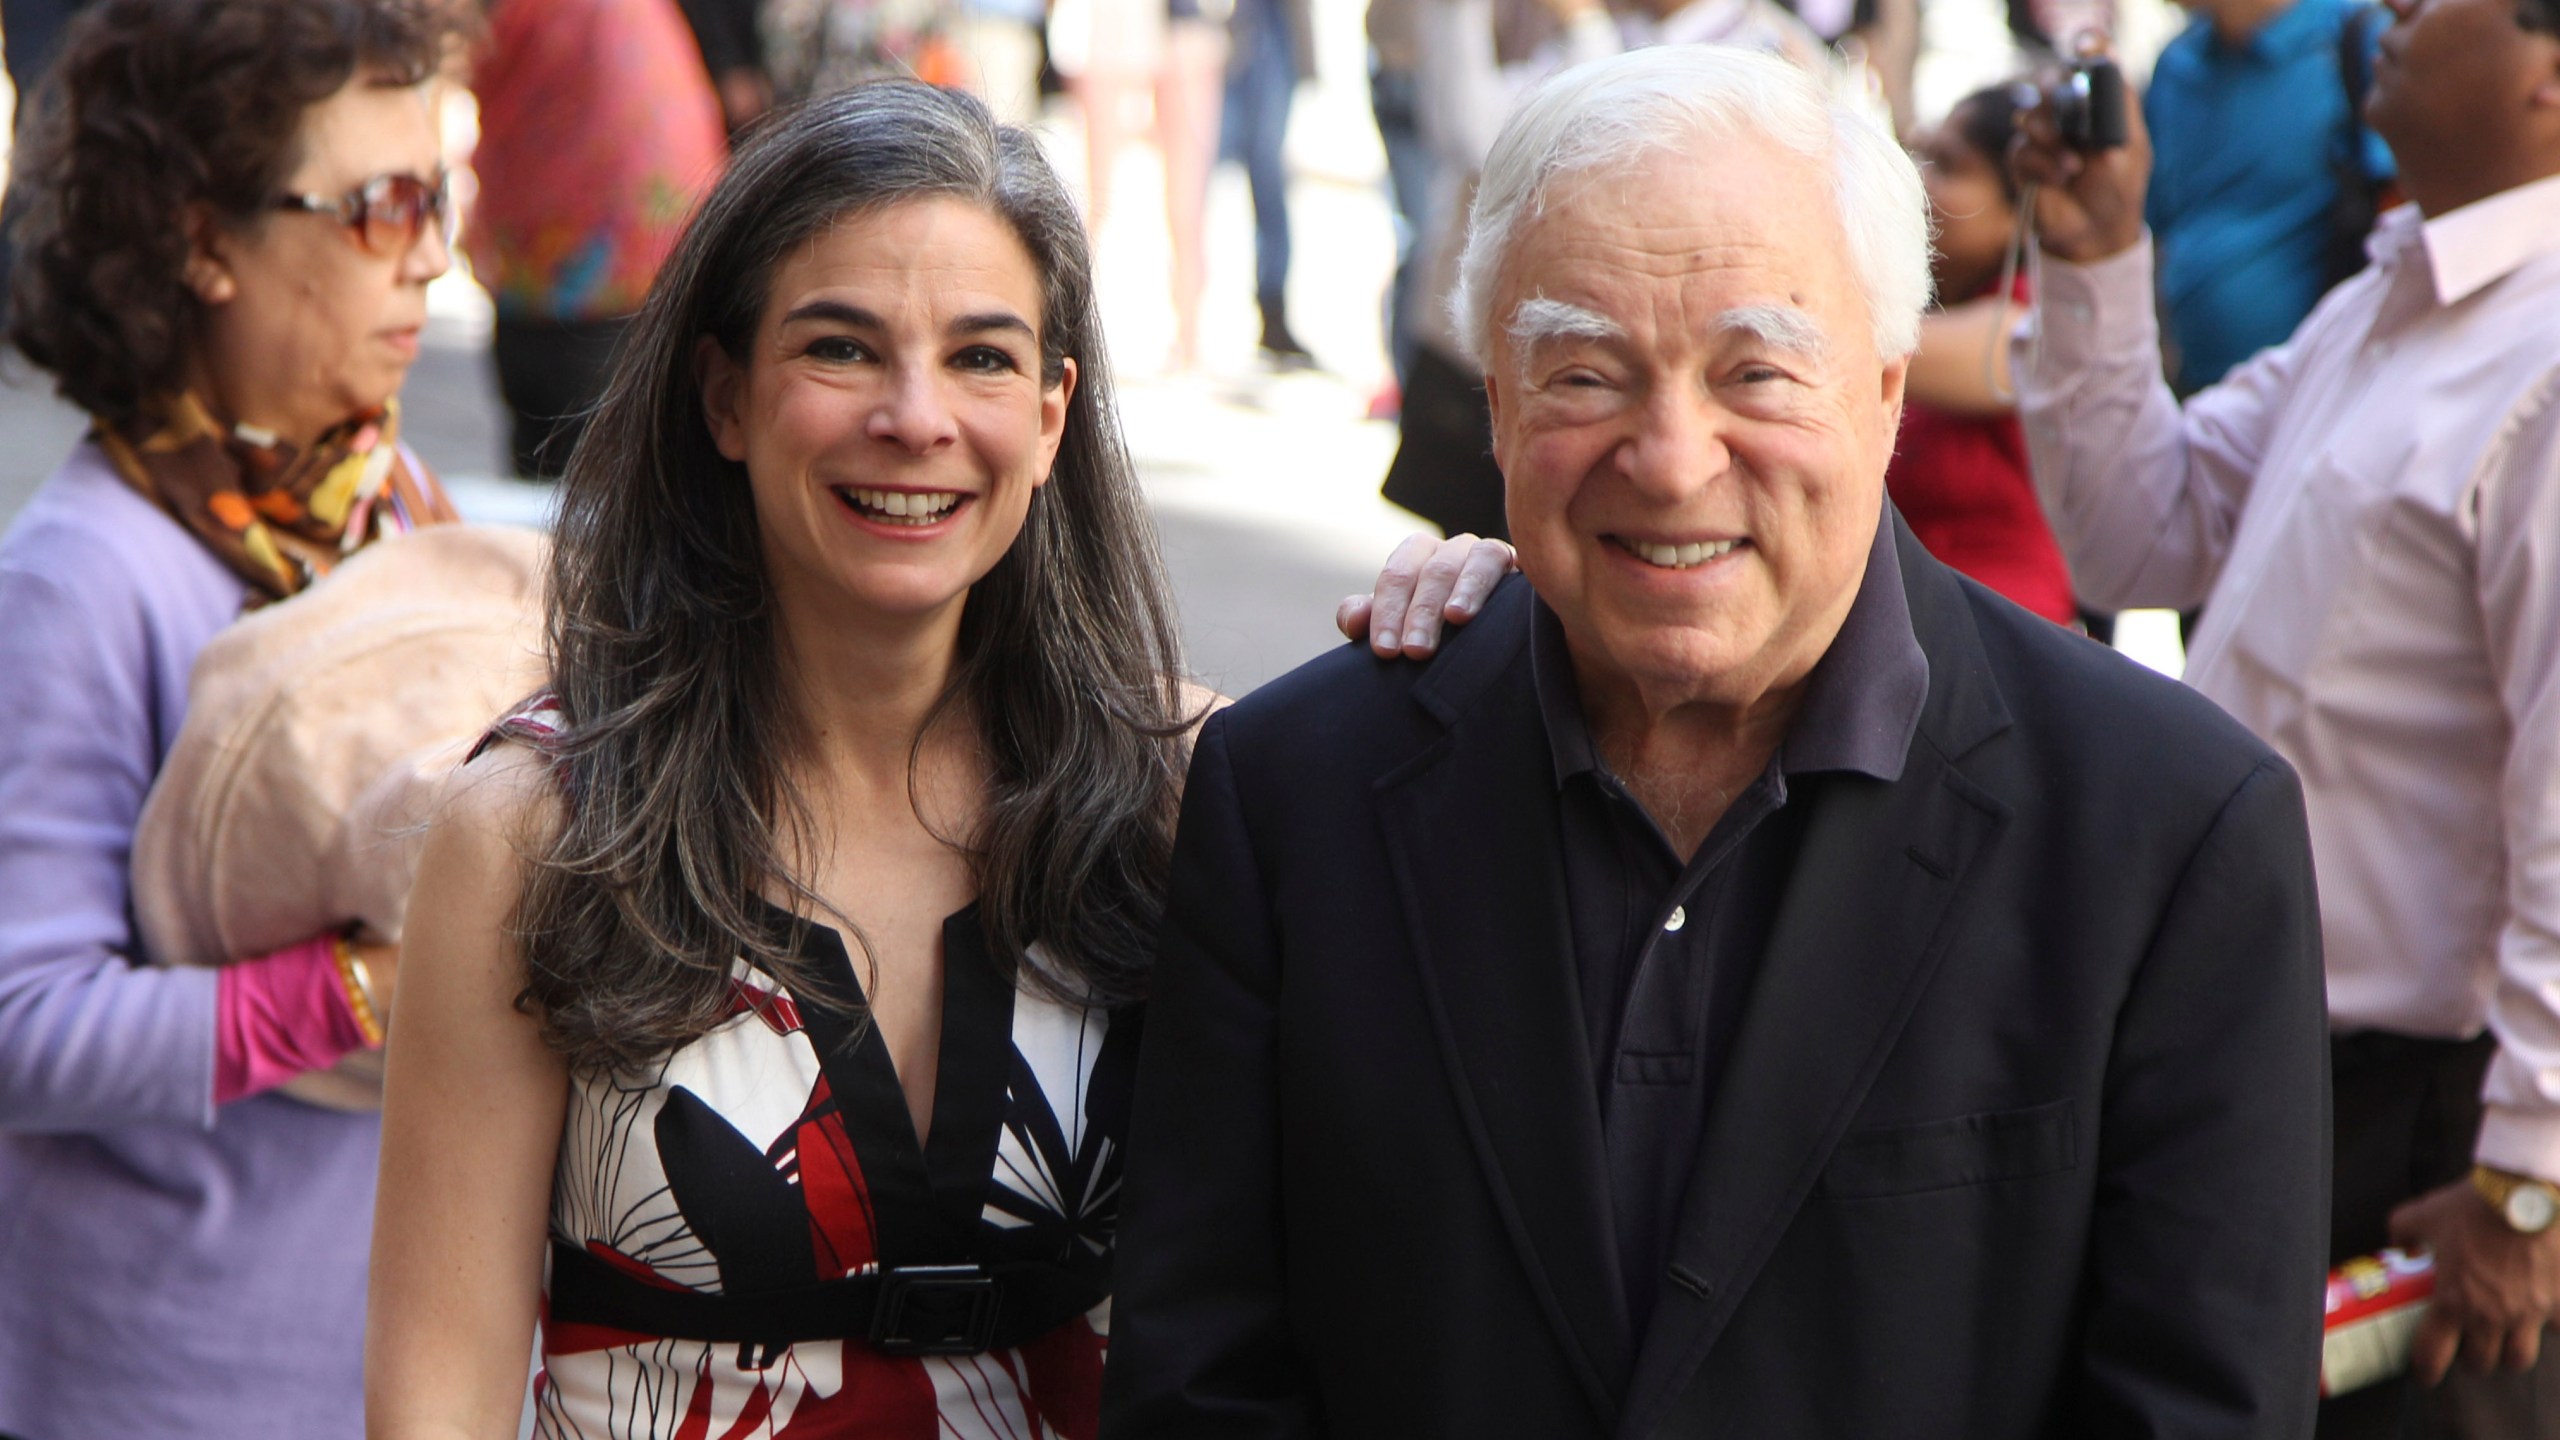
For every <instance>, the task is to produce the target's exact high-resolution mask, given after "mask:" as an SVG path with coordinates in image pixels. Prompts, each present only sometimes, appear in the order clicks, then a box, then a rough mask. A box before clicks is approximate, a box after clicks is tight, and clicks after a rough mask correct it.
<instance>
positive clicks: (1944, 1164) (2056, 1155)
mask: <svg viewBox="0 0 2560 1440" xmlns="http://www.w3.org/2000/svg"><path fill="white" fill-rule="evenodd" d="M2079 1158H2080V1143H2079V1133H2078V1129H2077V1127H2076V1126H2075V1125H2074V1123H2073V1116H2072V1106H2071V1102H2070V1101H2068V1100H2056V1101H2053V1102H2052V1103H2050V1104H2046V1105H2037V1106H2034V1107H2031V1108H2029V1109H2025V1110H1994V1111H1989V1112H1986V1113H1984V1114H1980V1115H1959V1116H1957V1117H1955V1118H1954V1119H1952V1120H1928V1121H1923V1122H1921V1123H1920V1124H1917V1125H1892V1126H1884V1127H1879V1128H1877V1129H1873V1130H1852V1131H1850V1132H1849V1133H1848V1134H1847V1135H1844V1136H1842V1137H1841V1139H1840V1144H1839V1147H1838V1148H1837V1149H1835V1150H1833V1151H1832V1152H1831V1163H1830V1164H1829V1165H1827V1166H1825V1167H1824V1168H1823V1171H1822V1180H1821V1183H1820V1185H1819V1186H1818V1187H1817V1189H1818V1191H1819V1193H1821V1194H1823V1195H1827V1196H1830V1197H1832V1198H1834V1199H1842V1200H1858V1199H1873V1198H1877V1197H1880V1196H1886V1195H1918V1194H1922V1193H1925V1192H1927V1191H1931V1190H1952V1189H1955V1188H1957V1187H1959V1186H1966V1185H1988V1184H1990V1183H1992V1182H1993V1181H1997V1180H2019V1179H2024V1178H2026V1177H2027V1176H2030V1175H2046V1174H2051V1173H2052V1172H2054V1171H2056V1170H2068V1169H2070V1168H2071V1167H2072V1166H2073V1165H2075V1164H2077V1163H2078V1162H2079Z"/></svg>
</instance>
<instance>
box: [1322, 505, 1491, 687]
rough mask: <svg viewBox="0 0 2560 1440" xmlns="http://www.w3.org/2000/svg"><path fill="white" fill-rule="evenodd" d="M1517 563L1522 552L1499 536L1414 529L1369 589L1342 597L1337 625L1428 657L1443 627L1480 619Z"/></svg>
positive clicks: (1410, 655)
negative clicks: (1443, 534)
mask: <svg viewBox="0 0 2560 1440" xmlns="http://www.w3.org/2000/svg"><path fill="white" fill-rule="evenodd" d="M1519 564H1520V562H1519V557H1518V555H1517V553H1516V552H1514V551H1513V550H1512V548H1511V547H1510V546H1509V545H1506V544H1504V543H1503V542H1501V541H1499V540H1481V539H1478V538H1477V537H1475V536H1473V535H1452V536H1450V537H1449V538H1448V539H1446V540H1442V539H1439V538H1437V537H1434V536H1432V535H1428V534H1424V533H1422V532H1420V531H1416V532H1415V533H1413V534H1411V535H1408V536H1406V537H1405V539H1404V543H1403V544H1401V545H1398V546H1397V547H1396V548H1395V553H1393V554H1391V555H1389V556H1388V557H1387V563H1386V566H1385V567H1384V568H1383V569H1381V570H1379V571H1378V583H1377V584H1376V585H1374V586H1372V587H1371V588H1370V591H1369V593H1368V594H1366V595H1353V596H1349V597H1347V598H1346V599H1344V600H1343V602H1342V604H1341V605H1340V607H1338V608H1337V609H1335V611H1334V612H1333V623H1334V624H1335V625H1336V626H1337V627H1339V628H1340V629H1341V631H1342V633H1343V635H1344V636H1345V637H1346V638H1349V639H1352V640H1358V639H1362V638H1364V637H1365V638H1366V639H1367V640H1368V642H1369V648H1370V649H1371V650H1374V651H1376V652H1377V653H1378V654H1379V655H1380V656H1381V657H1383V658H1385V659H1389V660H1392V659H1395V658H1396V657H1398V656H1403V657H1404V658H1406V659H1408V660H1422V659H1427V658H1429V656H1430V655H1431V654H1432V652H1434V651H1436V650H1438V649H1439V648H1440V635H1441V631H1442V630H1443V628H1444V627H1446V626H1449V625H1464V624H1465V623H1467V622H1468V621H1469V620H1472V619H1474V618H1475V616H1476V611H1477V610H1479V609H1480V608H1482V607H1483V605H1484V602H1485V597H1487V596H1489V595H1491V594H1492V593H1493V587H1494V586H1495V585H1497V584H1499V583H1500V582H1501V580H1502V577H1503V576H1505V575H1508V574H1510V573H1511V572H1512V571H1513V570H1516V569H1518V568H1519Z"/></svg>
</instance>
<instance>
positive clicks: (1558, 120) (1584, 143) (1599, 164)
mask: <svg viewBox="0 0 2560 1440" xmlns="http://www.w3.org/2000/svg"><path fill="white" fill-rule="evenodd" d="M1745 135H1752V136H1758V137H1761V138H1763V139H1766V140H1768V141H1769V142H1771V143H1773V144H1775V145H1777V146H1779V147H1780V148H1781V149H1784V150H1788V151H1792V152H1793V153H1795V154H1798V155H1802V156H1804V157H1805V158H1807V159H1809V160H1812V161H1815V162H1817V163H1820V164H1826V165H1828V166H1829V167H1830V169H1831V196H1832V201H1833V204H1834V206H1835V207H1836V208H1837V209H1838V211H1839V214H1840V228H1841V230H1842V232H1843V233H1844V234H1845V236H1846V238H1847V242H1848V249H1849V264H1850V268H1851V269H1852V270H1853V271H1854V272H1855V273H1856V274H1857V277H1858V282H1859V285H1860V288H1862V289H1863V290H1864V291H1865V292H1866V301H1867V315H1868V319H1869V320H1870V321H1871V322H1872V323H1873V325H1874V327H1875V343H1876V352H1877V353H1878V354H1879V355H1882V356H1884V357H1885V358H1887V359H1892V358H1895V357H1897V356H1903V355H1908V354H1910V353H1911V352H1912V351H1913V350H1916V349H1918V348H1919V345H1920V315H1921V312H1922V311H1924V310H1926V309H1927V308H1928V306H1929V288H1930V282H1929V200H1928V196H1927V194H1926V193H1925V192H1924V191H1923V190H1922V189H1921V187H1920V168H1919V167H1918V166H1917V165H1915V164H1913V163H1912V160H1911V157H1910V156H1909V155H1908V154H1906V153H1905V152H1904V151H1903V148H1902V146H1901V145H1900V144H1898V143H1896V142H1895V140H1894V138H1893V136H1892V135H1891V133H1889V132H1888V131H1887V130H1886V129H1885V128H1884V127H1883V126H1882V125H1879V124H1878V123H1877V122H1876V121H1875V120H1873V119H1871V118H1870V117H1869V116H1867V115H1866V114H1864V113H1863V112H1861V111H1859V110H1857V109H1855V108H1853V107H1851V106H1848V105H1844V104H1839V103H1835V102H1833V101H1831V100H1829V99H1827V98H1826V97H1825V96H1824V94H1823V92H1822V90H1821V88H1820V86H1819V85H1818V84H1817V83H1816V82H1815V81H1814V79H1813V78H1812V77H1811V76H1808V75H1807V74H1805V73H1804V72H1803V71H1802V70H1800V69H1798V68H1796V67H1795V66H1793V65H1791V64H1788V63H1787V62H1786V61H1783V60H1779V59H1777V58H1775V57H1773V56H1768V55H1762V54H1759V53H1757V52H1755V51H1749V50H1742V49H1737V48H1733V47H1730V46H1722V45H1663V46H1658V47H1655V48H1653V49H1649V50H1636V51H1632V52H1629V53H1627V54H1624V55H1618V56H1613V57H1611V58H1609V59H1606V60H1597V61H1593V62H1592V63H1590V64H1588V65H1577V66H1575V67H1574V68H1573V69H1570V70H1567V71H1565V72H1564V73H1562V74H1560V75H1557V76H1555V77H1553V78H1552V79H1549V80H1547V81H1546V82H1544V83H1542V84H1540V85H1539V86H1538V87H1537V88H1535V89H1533V90H1531V91H1530V92H1529V94H1528V96H1527V97H1526V98H1525V99H1523V100H1522V101H1521V103H1520V108H1519V109H1517V110H1515V111H1513V112H1512V115H1511V118H1510V119H1509V120H1507V121H1505V122H1504V123H1503V126H1502V133H1501V134H1500V135H1498V136H1496V137H1495V139H1494V142H1493V151H1492V153H1491V154H1489V155H1487V156H1486V157H1485V165H1484V176H1483V178H1482V180H1481V181H1480V182H1479V183H1478V184H1477V187H1476V198H1475V207H1474V209H1473V210H1472V211H1471V212H1469V215H1468V223H1467V246H1466V250H1465V252H1464V253H1463V254H1462V255H1460V257H1459V260H1458V284H1457V289H1456V290H1455V291H1454V292H1453V293H1452V294H1451V295H1450V297H1449V314H1450V318H1451V319H1452V320H1453V321H1454V322H1456V326H1457V332H1458V340H1459V343H1460V344H1462V345H1464V346H1465V347H1466V348H1467V352H1468V356H1469V358H1471V359H1473V360H1474V361H1475V362H1476V363H1477V364H1478V365H1480V366H1489V365H1490V363H1491V361H1490V356H1491V354H1492V346H1491V343H1490V342H1491V340H1492V336H1493V332H1494V319H1493V316H1492V314H1491V309H1492V305H1493V287H1494V278H1495V276H1496V274H1497V273H1498V272H1499V271H1500V270H1501V268H1502V263H1503V261H1504V259H1505V258H1506V257H1507V256H1508V254H1509V252H1510V250H1511V247H1512V244H1513V240H1514V232H1515V231H1517V229H1518V228H1519V224H1520V221H1521V218H1522V217H1523V216H1524V215H1525V216H1530V217H1535V216H1536V215H1537V214H1539V213H1540V212H1542V211H1543V210H1544V209H1545V205H1546V196H1547V190H1548V187H1549V186H1550V185H1551V184H1552V183H1553V182H1554V181H1555V180H1556V178H1557V177H1559V176H1561V175H1566V174H1571V173H1578V172H1585V171H1590V170H1595V169H1601V168H1605V167H1610V166H1622V165H1627V164H1630V163H1632V162H1634V161H1635V160H1636V159H1637V158H1638V157H1640V156H1642V155H1643V154H1644V153H1645V152H1647V151H1649V150H1655V149H1681V148H1686V147H1688V146H1691V145H1695V144H1698V143H1700V142H1714V141H1718V140H1729V139H1733V138H1736V137H1739V136H1745Z"/></svg>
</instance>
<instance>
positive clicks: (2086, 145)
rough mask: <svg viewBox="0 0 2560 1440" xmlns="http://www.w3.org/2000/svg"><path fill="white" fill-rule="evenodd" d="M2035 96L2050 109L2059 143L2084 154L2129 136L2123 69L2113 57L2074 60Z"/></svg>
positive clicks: (2108, 147)
mask: <svg viewBox="0 0 2560 1440" xmlns="http://www.w3.org/2000/svg"><path fill="white" fill-rule="evenodd" d="M2037 98H2038V99H2039V100H2041V101H2043V102H2044V104H2046V105H2047V106H2049V107H2051V108H2052V111H2053V126H2054V128H2055V129H2056V130H2059V131H2061V132H2062V143H2063V144H2065V145H2068V146H2070V147H2071V148H2072V149H2074V150H2077V151H2079V152H2080V153H2081V154H2083V155H2090V154H2095V153H2096V152H2098V151H2100V150H2113V149H2116V148H2118V147H2120V146H2122V145H2123V144H2124V143H2125V141H2126V140H2127V139H2128V138H2129V135H2128V132H2127V131H2126V129H2125V110H2124V107H2125V87H2124V71H2122V70H2120V69H2118V68H2117V67H2116V62H2114V61H2113V60H2074V61H2072V62H2071V68H2070V69H2068V70H2066V71H2064V72H2063V74H2062V78H2061V79H2059V80H2056V81H2054V82H2053V83H2052V84H2050V85H2047V86H2045V87H2044V88H2043V90H2042V91H2041V92H2039V94H2038V95H2037Z"/></svg>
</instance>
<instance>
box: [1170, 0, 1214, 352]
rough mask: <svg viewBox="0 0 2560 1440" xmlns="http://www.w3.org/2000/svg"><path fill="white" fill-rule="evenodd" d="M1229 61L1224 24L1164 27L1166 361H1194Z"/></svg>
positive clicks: (1189, 20) (1188, 21)
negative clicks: (1168, 267)
mask: <svg viewBox="0 0 2560 1440" xmlns="http://www.w3.org/2000/svg"><path fill="white" fill-rule="evenodd" d="M1226 66H1227V35H1226V30H1225V28H1224V27H1223V26H1220V25H1218V24H1216V23H1215V22H1212V21H1208V20H1203V19H1201V18H1199V17H1198V16H1197V15H1196V14H1195V15H1192V16H1189V17H1179V16H1177V17H1175V18H1174V19H1173V20H1171V21H1170V22H1169V23H1168V25H1167V28H1166V31H1165V54H1164V66H1163V68H1162V69H1160V70H1158V71H1157V72H1156V142H1157V144H1158V145H1159V146H1160V147H1161V148H1162V149H1163V151H1164V218H1165V231H1166V236H1167V238H1168V239H1169V240H1170V241H1171V249H1172V252H1173V275H1172V281H1173V348H1172V350H1171V351H1170V352H1169V353H1168V354H1167V355H1166V357H1165V369H1166V370H1167V371H1169V372H1173V373H1177V374H1178V373H1180V372H1183V371H1187V370H1191V369H1193V368H1195V367H1197V366H1198V365H1199V363H1200V297H1201V295H1202V294H1203V293H1204V292H1205V291H1206V290H1207V289H1208V282H1209V260H1208V245H1207V239H1206V231H1207V228H1208V197H1209V171H1210V168H1211V167H1212V166H1213V165H1215V164H1216V163H1217V158H1218V110H1219V102H1220V94H1221V87H1222V85H1223V83H1224V76H1225V73H1226Z"/></svg>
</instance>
